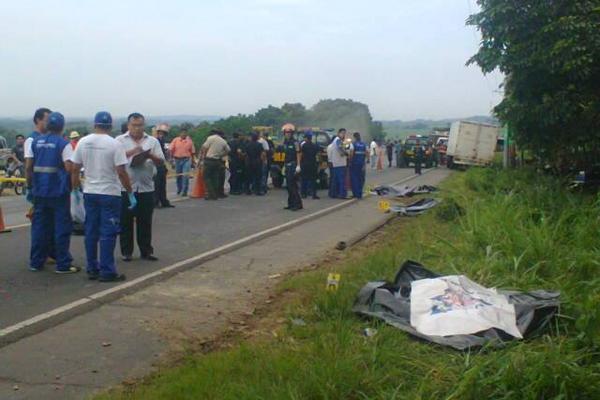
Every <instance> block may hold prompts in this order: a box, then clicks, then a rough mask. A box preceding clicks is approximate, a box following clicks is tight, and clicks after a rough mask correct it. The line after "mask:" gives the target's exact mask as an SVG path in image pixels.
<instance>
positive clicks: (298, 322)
mask: <svg viewBox="0 0 600 400" xmlns="http://www.w3.org/2000/svg"><path fill="white" fill-rule="evenodd" d="M292 324H293V325H296V326H306V322H305V321H304V320H303V319H302V318H293V319H292Z"/></svg>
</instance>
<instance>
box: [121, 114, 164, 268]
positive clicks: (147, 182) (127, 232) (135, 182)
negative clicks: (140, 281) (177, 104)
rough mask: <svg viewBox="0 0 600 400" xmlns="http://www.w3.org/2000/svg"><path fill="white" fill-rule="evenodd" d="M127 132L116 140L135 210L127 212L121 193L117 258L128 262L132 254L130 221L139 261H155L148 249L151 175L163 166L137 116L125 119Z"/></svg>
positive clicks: (156, 144) (159, 152)
mask: <svg viewBox="0 0 600 400" xmlns="http://www.w3.org/2000/svg"><path fill="white" fill-rule="evenodd" d="M127 126H128V130H127V132H126V133H124V134H122V135H121V136H118V137H117V141H118V142H120V143H121V144H122V145H123V148H124V149H125V155H126V156H127V160H128V161H129V163H128V164H127V166H126V170H127V175H129V181H130V182H131V188H132V190H133V193H134V196H135V198H136V200H137V207H135V209H134V210H132V209H130V207H131V204H130V202H129V195H128V194H127V192H126V191H124V190H123V191H121V236H120V244H121V255H122V256H123V261H126V262H129V261H131V256H132V254H133V221H134V219H135V230H136V237H137V244H138V247H139V248H140V255H141V257H142V259H143V260H148V261H158V258H156V257H155V256H154V248H153V247H152V215H153V213H154V174H155V171H156V169H157V168H159V167H160V166H162V165H164V163H165V156H164V154H163V152H162V149H161V147H160V143H159V142H158V140H157V139H156V138H154V137H152V136H150V135H148V134H146V133H145V132H144V127H145V119H144V116H143V115H142V114H140V113H132V114H130V115H129V116H128V117H127Z"/></svg>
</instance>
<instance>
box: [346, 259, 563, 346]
mask: <svg viewBox="0 0 600 400" xmlns="http://www.w3.org/2000/svg"><path fill="white" fill-rule="evenodd" d="M423 289H427V290H423ZM559 299H560V293H558V292H549V291H545V290H536V291H532V292H517V291H508V290H500V289H498V290H496V289H487V288H484V287H482V286H480V285H478V284H476V283H475V282H472V281H470V280H468V279H467V278H465V277H462V276H460V277H457V276H441V275H438V274H436V273H434V272H432V271H429V270H428V269H426V268H425V267H423V266H422V265H421V264H419V263H416V262H414V261H406V262H405V263H404V264H403V265H402V267H401V268H400V270H399V271H398V273H397V274H396V278H395V280H394V282H393V283H390V282H386V281H375V282H369V283H367V284H366V285H365V286H364V287H363V288H362V289H361V290H360V292H359V294H358V296H357V298H356V301H355V303H354V307H353V311H354V312H356V313H358V314H360V315H364V316H368V317H374V318H378V319H382V320H384V321H385V322H387V323H388V324H390V325H392V326H394V327H396V328H399V329H401V330H403V331H405V332H407V333H409V334H411V335H413V336H416V337H418V338H421V339H424V340H427V341H430V342H433V343H437V344H441V345H444V346H450V347H453V348H455V349H458V350H466V349H469V348H473V347H481V346H483V345H486V344H488V343H489V344H491V345H493V346H501V345H503V344H504V343H505V342H507V341H510V340H514V339H520V338H523V337H525V338H526V337H530V336H533V335H535V334H536V333H537V332H539V331H541V330H542V329H543V328H544V327H546V326H547V325H548V323H549V322H550V320H551V319H552V318H553V317H554V315H555V314H556V313H557V312H558V307H559V305H560V300H559ZM499 310H500V311H501V312H500V313H498V311H499ZM413 313H415V315H413ZM417 314H418V315H417ZM415 325H416V326H415Z"/></svg>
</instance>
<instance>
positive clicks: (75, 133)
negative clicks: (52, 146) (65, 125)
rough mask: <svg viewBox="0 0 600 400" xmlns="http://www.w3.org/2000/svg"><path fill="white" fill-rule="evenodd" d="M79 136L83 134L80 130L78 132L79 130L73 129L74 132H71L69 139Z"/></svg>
mask: <svg viewBox="0 0 600 400" xmlns="http://www.w3.org/2000/svg"><path fill="white" fill-rule="evenodd" d="M79 136H81V135H80V134H79V132H77V131H73V132H71V134H70V135H69V139H77V138H78V137H79Z"/></svg>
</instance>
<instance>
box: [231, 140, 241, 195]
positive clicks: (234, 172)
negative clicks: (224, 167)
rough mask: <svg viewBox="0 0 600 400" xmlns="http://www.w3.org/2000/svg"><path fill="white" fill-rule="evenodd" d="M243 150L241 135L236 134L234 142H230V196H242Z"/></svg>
mask: <svg viewBox="0 0 600 400" xmlns="http://www.w3.org/2000/svg"><path fill="white" fill-rule="evenodd" d="M242 173H243V161H242V149H241V142H240V134H239V133H238V132H235V133H234V134H233V140H231V141H229V174H230V175H229V187H230V189H229V194H232V195H239V194H242Z"/></svg>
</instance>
